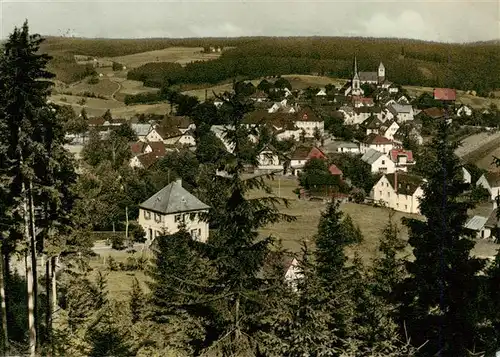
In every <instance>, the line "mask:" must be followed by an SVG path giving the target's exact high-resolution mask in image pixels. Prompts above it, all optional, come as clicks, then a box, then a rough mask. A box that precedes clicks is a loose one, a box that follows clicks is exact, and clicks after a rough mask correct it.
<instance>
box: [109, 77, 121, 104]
mask: <svg viewBox="0 0 500 357" xmlns="http://www.w3.org/2000/svg"><path fill="white" fill-rule="evenodd" d="M109 80H110V81H111V82H113V83H115V84H117V85H118V88H117V89H116V90H115V91H114V92H113V93H111V99H112V100H114V101H115V102H118V100H117V99H116V98H115V95H116V93H118V92H119V91H121V89H122V84H121V83H120V82H117V81H114V80H113V78H112V77H110V78H109Z"/></svg>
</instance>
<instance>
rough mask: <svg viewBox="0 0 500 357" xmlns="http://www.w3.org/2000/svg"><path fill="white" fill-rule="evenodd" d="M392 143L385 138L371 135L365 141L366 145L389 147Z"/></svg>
mask: <svg viewBox="0 0 500 357" xmlns="http://www.w3.org/2000/svg"><path fill="white" fill-rule="evenodd" d="M391 143H392V141H391V140H389V139H387V138H386V137H385V136H382V135H378V134H375V133H371V134H370V135H368V136H367V137H366V139H365V144H368V145H387V144H391Z"/></svg>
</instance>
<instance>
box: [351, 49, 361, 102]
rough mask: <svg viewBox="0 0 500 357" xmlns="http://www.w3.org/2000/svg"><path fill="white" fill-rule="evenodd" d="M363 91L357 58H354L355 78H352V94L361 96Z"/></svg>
mask: <svg viewBox="0 0 500 357" xmlns="http://www.w3.org/2000/svg"><path fill="white" fill-rule="evenodd" d="M360 89H361V82H360V80H359V76H358V63H357V61H356V56H354V76H353V78H352V94H353V95H359V92H360Z"/></svg>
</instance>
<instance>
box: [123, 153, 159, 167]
mask: <svg viewBox="0 0 500 357" xmlns="http://www.w3.org/2000/svg"><path fill="white" fill-rule="evenodd" d="M162 157H163V156H162V155H160V154H158V153H157V152H147V153H143V154H139V155H136V156H133V157H132V158H131V159H130V161H129V166H130V167H132V168H141V169H148V168H149V167H151V165H153V164H154V163H155V162H156V161H158V160H159V159H161V158H162Z"/></svg>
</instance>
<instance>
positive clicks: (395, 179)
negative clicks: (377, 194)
mask: <svg viewBox="0 0 500 357" xmlns="http://www.w3.org/2000/svg"><path fill="white" fill-rule="evenodd" d="M394 191H396V194H397V193H398V170H396V171H394Z"/></svg>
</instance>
